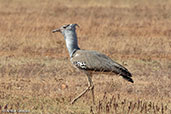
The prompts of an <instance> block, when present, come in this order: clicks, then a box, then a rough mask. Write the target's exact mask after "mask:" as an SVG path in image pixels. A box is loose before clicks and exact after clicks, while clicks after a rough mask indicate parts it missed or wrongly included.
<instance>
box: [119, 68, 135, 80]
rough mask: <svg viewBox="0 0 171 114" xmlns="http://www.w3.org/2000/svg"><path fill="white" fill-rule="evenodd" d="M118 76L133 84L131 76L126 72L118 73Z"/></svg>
mask: <svg viewBox="0 0 171 114" xmlns="http://www.w3.org/2000/svg"><path fill="white" fill-rule="evenodd" d="M120 75H121V76H122V77H123V78H124V79H125V80H127V81H129V82H132V83H134V81H133V79H132V78H131V77H132V74H131V73H130V72H129V71H127V70H122V72H121V73H120Z"/></svg>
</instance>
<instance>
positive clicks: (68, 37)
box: [64, 30, 80, 57]
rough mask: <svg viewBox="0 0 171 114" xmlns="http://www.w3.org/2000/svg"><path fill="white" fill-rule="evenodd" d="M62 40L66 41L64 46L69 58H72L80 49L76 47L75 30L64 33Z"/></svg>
mask: <svg viewBox="0 0 171 114" xmlns="http://www.w3.org/2000/svg"><path fill="white" fill-rule="evenodd" d="M64 38H65V41H66V46H67V49H68V52H69V55H70V57H72V54H73V52H75V51H76V50H78V49H80V48H79V47H78V43H77V34H76V32H75V30H74V31H67V32H65V34H64Z"/></svg>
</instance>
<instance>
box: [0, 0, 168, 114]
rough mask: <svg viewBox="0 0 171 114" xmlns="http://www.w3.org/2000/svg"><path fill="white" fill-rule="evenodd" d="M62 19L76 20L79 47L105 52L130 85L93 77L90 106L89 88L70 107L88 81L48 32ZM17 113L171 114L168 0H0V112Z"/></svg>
mask: <svg viewBox="0 0 171 114" xmlns="http://www.w3.org/2000/svg"><path fill="white" fill-rule="evenodd" d="M68 23H77V24H79V25H80V28H78V29H77V35H78V40H79V46H80V47H81V48H82V49H88V50H97V51H99V52H102V53H105V54H106V55H108V56H110V57H111V58H112V59H113V60H115V61H117V62H118V63H120V64H122V65H124V66H125V67H126V68H128V69H129V71H130V72H131V73H132V74H133V79H134V81H135V83H134V84H131V83H129V82H127V81H125V80H123V79H122V78H121V77H119V76H115V75H114V76H107V75H105V74H101V75H94V76H93V81H94V85H95V98H96V99H95V100H96V104H95V105H93V104H92V99H91V94H90V93H88V94H86V95H84V96H83V97H82V98H81V99H79V100H78V101H77V102H76V103H75V104H74V105H71V104H70V101H71V99H73V98H74V97H75V96H76V95H78V94H79V93H80V92H81V91H83V89H85V88H86V87H87V79H86V76H85V75H84V74H82V73H80V72H78V71H77V70H76V69H74V68H73V67H72V65H71V64H70V61H69V55H68V52H67V49H66V47H65V42H64V38H63V36H62V35H61V34H58V33H57V34H52V33H51V31H52V30H53V29H55V28H57V27H60V26H62V25H64V24H68ZM15 110H17V111H19V110H20V111H22V110H24V111H28V113H32V114H104V113H107V114H140V113H143V114H147V113H149V114H171V1H169V0H137V1H135V0H123V1H120V0H107V1H106V0H66V1H62V0H0V113H2V114H3V113H8V111H15ZM18 113H19V112H18ZM23 113H24V112H23ZM23 113H22V114H23ZM25 113H26V112H25Z"/></svg>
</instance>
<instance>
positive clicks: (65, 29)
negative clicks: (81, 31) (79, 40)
mask: <svg viewBox="0 0 171 114" xmlns="http://www.w3.org/2000/svg"><path fill="white" fill-rule="evenodd" d="M76 26H78V27H79V25H78V24H68V25H63V26H62V27H60V28H58V29H55V30H53V31H52V33H55V32H60V33H62V34H65V32H69V31H75V29H76Z"/></svg>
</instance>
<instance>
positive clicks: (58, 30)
mask: <svg viewBox="0 0 171 114" xmlns="http://www.w3.org/2000/svg"><path fill="white" fill-rule="evenodd" d="M55 32H61V30H60V29H55V30H53V31H52V33H55Z"/></svg>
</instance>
